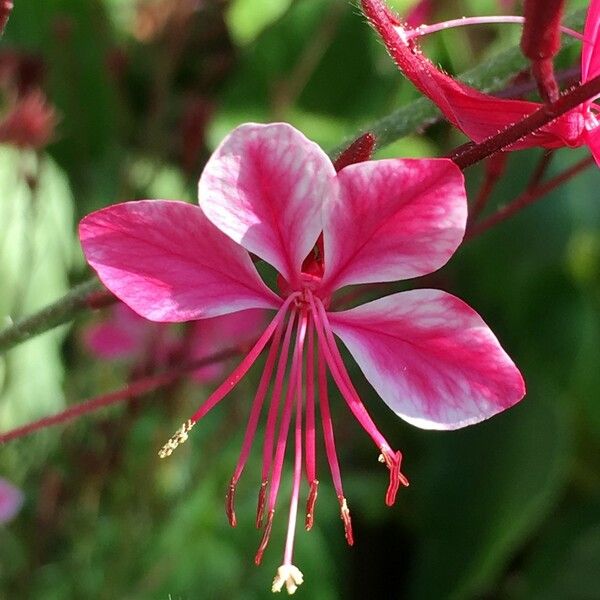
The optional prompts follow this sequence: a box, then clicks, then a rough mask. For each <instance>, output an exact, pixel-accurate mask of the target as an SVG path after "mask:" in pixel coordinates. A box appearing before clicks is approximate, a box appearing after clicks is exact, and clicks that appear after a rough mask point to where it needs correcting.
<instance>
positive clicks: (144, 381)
mask: <svg viewBox="0 0 600 600" xmlns="http://www.w3.org/2000/svg"><path fill="white" fill-rule="evenodd" d="M237 354H239V350H238V349H229V350H223V351H222V352H219V353H217V354H213V355H212V356H208V357H206V358H203V359H201V360H197V361H194V362H193V363H190V364H189V365H185V366H182V367H178V368H176V369H172V370H170V371H166V372H164V373H160V374H159V375H151V376H150V377H143V378H141V379H137V380H136V381H133V382H131V383H130V384H129V385H128V386H127V387H126V388H123V389H120V390H117V391H115V392H110V393H108V394H103V395H101V396H95V397H93V398H90V399H89V400H84V401H83V402H80V403H78V404H75V405H73V406H69V408H67V409H65V410H63V411H62V412H59V413H57V414H54V415H50V416H49V417H43V418H42V419H38V420H37V421H33V422H31V423H27V425H23V426H21V427H17V428H15V429H11V430H10V431H7V432H5V433H0V444H3V443H5V442H9V441H11V440H14V439H16V438H20V437H23V436H25V435H29V434H30V433H34V432H35V431H39V430H40V429H44V428H46V427H51V426H53V425H59V424H61V423H65V422H66V421H70V420H72V419H75V418H77V417H80V416H82V415H85V414H87V413H90V412H93V411H95V410H99V409H101V408H105V407H107V406H111V405H112V404H116V403H117V402H122V401H123V400H130V399H132V398H135V397H136V396H141V395H143V394H147V393H148V392H152V391H154V390H157V389H159V388H161V387H165V386H167V385H169V384H171V383H173V382H175V381H176V380H177V379H179V378H180V377H181V376H182V375H185V374H186V373H189V372H190V371H195V370H196V369H199V368H200V367H205V366H207V365H210V364H214V363H217V362H221V361H223V360H227V359H228V358H231V357H233V356H236V355H237Z"/></svg>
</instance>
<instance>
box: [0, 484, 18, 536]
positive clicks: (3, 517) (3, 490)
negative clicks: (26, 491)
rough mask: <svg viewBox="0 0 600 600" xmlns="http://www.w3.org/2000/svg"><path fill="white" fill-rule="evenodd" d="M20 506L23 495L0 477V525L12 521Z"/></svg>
mask: <svg viewBox="0 0 600 600" xmlns="http://www.w3.org/2000/svg"><path fill="white" fill-rule="evenodd" d="M22 504H23V494H22V493H21V491H20V490H18V489H17V488H16V487H15V486H14V485H11V484H10V483H9V482H8V481H6V479H3V478H2V477H0V524H2V523H6V522H8V521H10V520H11V519H13V518H14V517H15V516H16V514H17V513H18V512H19V510H20V509H21V505H22Z"/></svg>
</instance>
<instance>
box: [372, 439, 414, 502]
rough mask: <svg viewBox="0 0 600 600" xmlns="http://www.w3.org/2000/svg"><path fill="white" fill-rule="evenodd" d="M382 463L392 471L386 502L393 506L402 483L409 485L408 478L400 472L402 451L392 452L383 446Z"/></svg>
mask: <svg viewBox="0 0 600 600" xmlns="http://www.w3.org/2000/svg"><path fill="white" fill-rule="evenodd" d="M378 460H379V462H380V463H384V464H385V466H386V467H387V468H388V469H389V471H390V483H389V485H388V489H387V492H386V494H385V503H386V504H387V505H388V506H392V505H393V504H394V502H396V494H397V492H398V488H399V487H400V484H402V485H403V486H406V487H408V479H406V477H405V476H404V475H403V474H402V473H401V472H400V465H401V463H402V453H401V452H400V451H398V452H392V450H391V449H390V448H384V447H382V448H381V454H380V455H379V458H378Z"/></svg>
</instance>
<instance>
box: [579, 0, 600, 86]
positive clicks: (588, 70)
mask: <svg viewBox="0 0 600 600" xmlns="http://www.w3.org/2000/svg"><path fill="white" fill-rule="evenodd" d="M599 34H600V0H592V1H591V2H590V6H589V8H588V12H587V15H586V18H585V28H584V30H583V38H584V42H583V47H582V50H581V81H582V83H585V82H586V81H589V80H590V79H593V78H594V77H596V75H598V74H600V42H599V40H598V36H599Z"/></svg>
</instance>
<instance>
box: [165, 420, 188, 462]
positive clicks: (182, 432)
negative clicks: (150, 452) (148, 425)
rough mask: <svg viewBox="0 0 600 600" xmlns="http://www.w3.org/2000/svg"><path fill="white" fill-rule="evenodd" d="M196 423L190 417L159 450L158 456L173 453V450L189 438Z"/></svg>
mask: <svg viewBox="0 0 600 600" xmlns="http://www.w3.org/2000/svg"><path fill="white" fill-rule="evenodd" d="M194 425H195V423H194V422H193V421H192V420H191V419H188V420H187V421H186V422H185V423H183V425H182V426H181V427H180V428H179V429H178V430H177V431H176V432H175V433H174V434H173V435H172V436H171V437H170V438H169V441H168V442H167V443H166V444H165V445H164V446H163V447H162V448H161V449H160V450H159V451H158V456H160V457H161V458H167V456H171V454H173V450H175V448H177V446H180V445H181V444H183V443H184V442H185V441H186V440H187V439H188V433H189V432H190V429H191V428H192V427H193V426H194Z"/></svg>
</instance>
